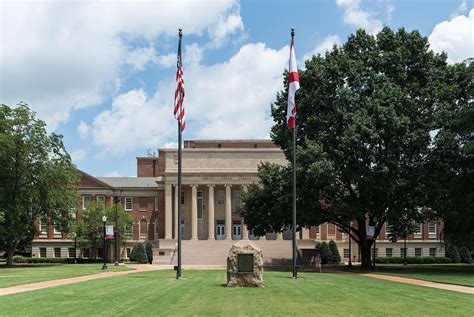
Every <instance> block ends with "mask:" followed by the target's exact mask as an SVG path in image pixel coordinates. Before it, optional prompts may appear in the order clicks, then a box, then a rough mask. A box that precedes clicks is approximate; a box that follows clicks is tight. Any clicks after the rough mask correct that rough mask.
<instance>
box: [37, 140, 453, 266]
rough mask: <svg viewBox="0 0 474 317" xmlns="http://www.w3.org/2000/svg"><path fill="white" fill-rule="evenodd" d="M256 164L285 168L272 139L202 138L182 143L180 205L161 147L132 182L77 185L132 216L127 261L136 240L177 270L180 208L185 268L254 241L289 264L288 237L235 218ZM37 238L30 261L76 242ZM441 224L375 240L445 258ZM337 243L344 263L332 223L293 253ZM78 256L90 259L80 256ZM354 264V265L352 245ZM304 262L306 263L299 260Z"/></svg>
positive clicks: (45, 230) (169, 160)
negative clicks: (236, 243) (255, 229)
mask: <svg viewBox="0 0 474 317" xmlns="http://www.w3.org/2000/svg"><path fill="white" fill-rule="evenodd" d="M261 162H272V163H276V164H287V161H286V159H285V157H284V155H283V152H282V151H281V150H280V149H279V148H278V147H276V146H275V145H274V144H273V143H271V141H269V140H235V141H229V140H226V141H219V140H200V141H197V140H196V141H184V149H183V187H182V188H183V191H182V195H181V202H178V191H177V181H178V178H177V174H178V158H177V149H160V150H159V154H158V156H157V157H138V158H137V177H94V176H91V175H89V174H87V173H85V172H81V173H82V178H81V182H80V186H79V195H80V196H81V202H80V205H79V208H85V207H86V206H87V204H89V203H90V202H91V201H97V202H101V203H105V204H107V205H108V206H112V205H113V204H114V196H118V197H119V198H120V203H121V204H122V205H123V206H124V208H125V210H126V211H127V212H129V213H130V216H131V217H132V219H133V226H132V228H130V231H131V232H130V237H129V238H128V239H127V242H126V244H125V245H124V246H123V247H122V249H121V257H122V258H127V257H128V255H129V253H130V250H131V248H132V247H133V245H134V244H135V243H137V242H144V241H151V242H153V243H154V246H155V259H156V262H157V263H162V264H174V263H175V261H176V258H175V257H176V248H177V242H176V241H177V240H176V239H177V233H178V215H177V211H178V208H177V207H178V203H181V204H182V206H183V207H182V209H183V220H182V233H183V239H184V241H183V263H184V264H225V259H226V255H227V251H228V250H229V249H230V246H231V245H232V243H233V240H239V239H251V240H258V242H257V243H258V244H259V245H260V246H261V248H262V249H263V251H264V255H265V261H266V263H267V264H269V265H270V264H282V263H286V262H287V261H288V260H290V259H291V232H290V231H288V232H283V233H267V235H266V236H265V237H255V236H254V235H253V234H252V232H249V231H248V230H247V228H246V226H245V224H244V223H243V221H242V220H241V219H240V217H239V215H238V214H237V213H236V212H235V208H236V206H237V205H238V204H240V193H241V191H245V190H246V189H247V187H248V186H249V185H250V184H255V183H258V181H259V179H258V175H257V167H258V165H259V164H260V163H261ZM38 225H39V232H40V234H39V235H38V236H37V237H36V238H35V239H34V241H33V246H32V253H33V256H37V257H38V256H40V257H74V250H75V249H74V247H73V241H72V240H71V239H68V238H67V237H66V236H65V235H64V234H62V233H60V232H58V231H57V230H56V229H55V227H54V224H49V223H47V221H40V222H39V224H38ZM442 229H443V223H442V222H437V221H432V222H429V223H423V224H420V225H419V230H418V231H417V233H415V234H413V235H412V236H410V237H409V239H408V241H407V250H406V251H405V249H404V243H403V242H398V243H391V242H390V241H388V238H387V228H383V229H382V232H381V234H380V236H379V238H378V240H377V243H376V249H375V252H376V254H377V255H378V256H402V255H403V254H404V252H407V255H409V256H443V255H444V249H443V244H442V239H440V235H441V232H442ZM315 240H318V241H329V240H334V241H336V243H337V245H338V248H339V250H340V254H341V256H342V257H343V259H344V260H345V261H348V257H349V238H348V236H347V235H345V234H343V233H342V232H340V231H339V230H338V229H337V228H336V226H335V225H333V224H323V225H321V226H319V227H314V228H311V229H303V230H302V231H301V232H298V248H299V249H300V250H301V252H302V253H303V254H304V250H313V249H314V241H315ZM77 252H78V253H77V254H76V255H77V256H83V257H85V256H89V254H80V253H79V251H77ZM351 254H352V256H353V257H354V258H353V259H352V260H355V261H357V260H358V259H359V254H358V247H357V244H356V243H352V250H351ZM303 258H305V257H304V256H303Z"/></svg>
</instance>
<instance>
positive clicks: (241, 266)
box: [237, 253, 253, 273]
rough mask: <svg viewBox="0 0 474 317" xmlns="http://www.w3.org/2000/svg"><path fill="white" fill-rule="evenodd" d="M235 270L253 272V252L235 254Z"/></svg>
mask: <svg viewBox="0 0 474 317" xmlns="http://www.w3.org/2000/svg"><path fill="white" fill-rule="evenodd" d="M237 272H238V273H252V272H253V254H243V253H241V254H238V255H237Z"/></svg>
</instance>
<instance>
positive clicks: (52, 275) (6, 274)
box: [0, 263, 129, 288]
mask: <svg viewBox="0 0 474 317" xmlns="http://www.w3.org/2000/svg"><path fill="white" fill-rule="evenodd" d="M108 267H109V269H108V271H123V270H129V268H128V267H127V266H125V265H120V266H118V267H114V265H113V264H109V265H108ZM101 268H102V264H100V263H96V264H31V265H18V266H15V267H13V268H7V267H6V266H5V265H2V266H0V288H4V287H10V286H16V285H22V284H28V283H34V282H43V281H49V280H57V279H62V278H68V277H76V276H84V275H90V274H96V273H101V272H103V271H102V270H101Z"/></svg>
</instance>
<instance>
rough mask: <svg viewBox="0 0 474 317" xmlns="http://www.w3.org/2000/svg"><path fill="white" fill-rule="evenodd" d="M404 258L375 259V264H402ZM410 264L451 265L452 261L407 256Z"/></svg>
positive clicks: (432, 257) (444, 258) (440, 258)
mask: <svg viewBox="0 0 474 317" xmlns="http://www.w3.org/2000/svg"><path fill="white" fill-rule="evenodd" d="M403 261H404V258H403V257H390V258H382V257H380V258H375V263H379V264H402V263H403ZM407 263H408V264H444V263H451V259H449V258H446V257H434V256H407Z"/></svg>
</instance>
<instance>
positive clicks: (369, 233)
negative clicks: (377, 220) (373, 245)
mask: <svg viewBox="0 0 474 317" xmlns="http://www.w3.org/2000/svg"><path fill="white" fill-rule="evenodd" d="M374 236H375V226H368V227H367V240H373V239H374Z"/></svg>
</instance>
